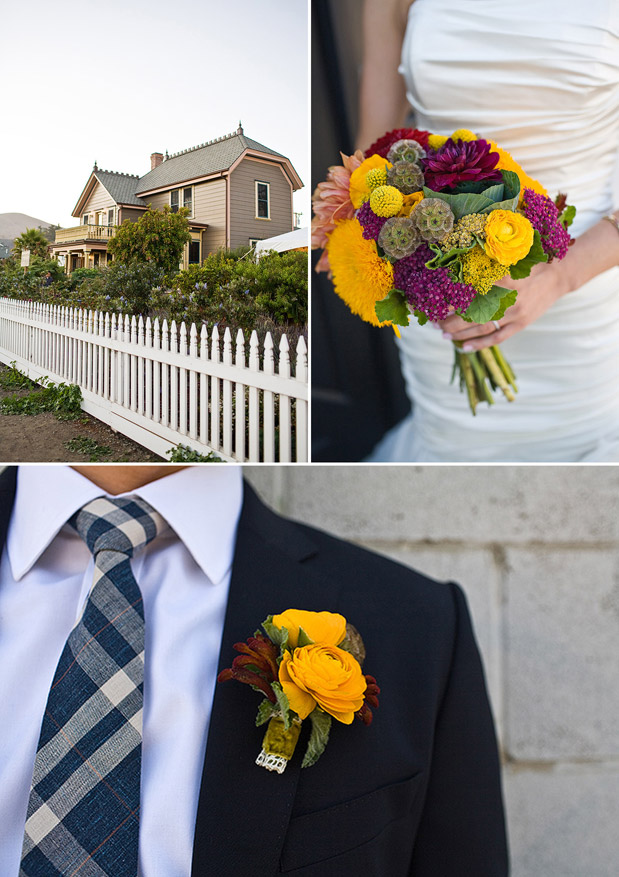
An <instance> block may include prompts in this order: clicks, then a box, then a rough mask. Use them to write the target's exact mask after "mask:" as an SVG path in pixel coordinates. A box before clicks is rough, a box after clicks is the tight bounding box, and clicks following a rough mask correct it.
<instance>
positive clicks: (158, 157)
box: [150, 152, 163, 171]
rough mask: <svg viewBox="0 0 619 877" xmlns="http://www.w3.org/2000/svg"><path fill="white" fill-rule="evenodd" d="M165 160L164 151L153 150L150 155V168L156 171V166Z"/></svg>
mask: <svg viewBox="0 0 619 877" xmlns="http://www.w3.org/2000/svg"><path fill="white" fill-rule="evenodd" d="M162 162H163V153H162V152H153V154H152V155H151V157H150V169H151V171H154V170H155V168H156V167H159V165H160V164H161V163H162Z"/></svg>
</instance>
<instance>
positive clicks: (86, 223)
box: [82, 213, 88, 225]
mask: <svg viewBox="0 0 619 877" xmlns="http://www.w3.org/2000/svg"><path fill="white" fill-rule="evenodd" d="M82 225H88V214H87V213H85V214H84V215H83V216H82Z"/></svg>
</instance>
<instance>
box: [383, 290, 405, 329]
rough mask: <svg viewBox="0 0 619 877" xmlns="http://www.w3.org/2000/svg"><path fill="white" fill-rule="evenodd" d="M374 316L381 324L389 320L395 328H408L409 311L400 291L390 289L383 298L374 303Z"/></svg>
mask: <svg viewBox="0 0 619 877" xmlns="http://www.w3.org/2000/svg"><path fill="white" fill-rule="evenodd" d="M376 316H377V317H378V319H379V320H380V322H381V323H384V322H385V321H386V320H391V322H392V323H395V324H396V326H408V323H409V318H410V311H409V309H408V305H407V304H406V298H405V296H404V293H403V292H402V290H401V289H392V290H391V291H390V292H389V294H388V295H387V296H386V297H385V298H383V299H381V300H380V301H377V302H376Z"/></svg>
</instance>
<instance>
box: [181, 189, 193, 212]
mask: <svg viewBox="0 0 619 877" xmlns="http://www.w3.org/2000/svg"><path fill="white" fill-rule="evenodd" d="M183 207H186V208H187V210H189V215H190V216H193V189H192V188H191V186H189V187H188V188H187V189H183Z"/></svg>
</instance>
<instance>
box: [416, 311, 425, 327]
mask: <svg viewBox="0 0 619 877" xmlns="http://www.w3.org/2000/svg"><path fill="white" fill-rule="evenodd" d="M414 315H415V317H416V318H417V322H418V323H419V325H420V326H425V324H426V323H427V322H428V316H427V314H424V312H423V311H414Z"/></svg>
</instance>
